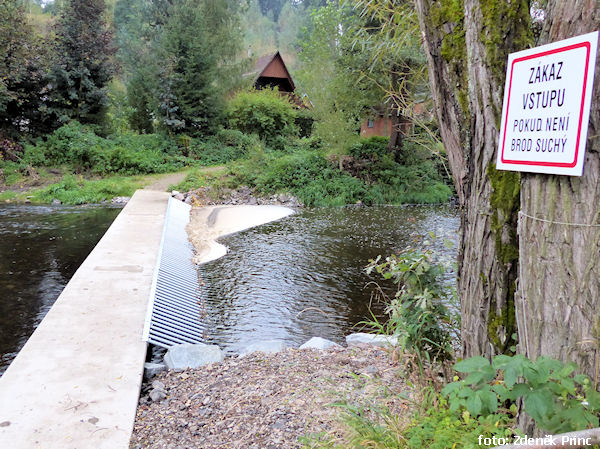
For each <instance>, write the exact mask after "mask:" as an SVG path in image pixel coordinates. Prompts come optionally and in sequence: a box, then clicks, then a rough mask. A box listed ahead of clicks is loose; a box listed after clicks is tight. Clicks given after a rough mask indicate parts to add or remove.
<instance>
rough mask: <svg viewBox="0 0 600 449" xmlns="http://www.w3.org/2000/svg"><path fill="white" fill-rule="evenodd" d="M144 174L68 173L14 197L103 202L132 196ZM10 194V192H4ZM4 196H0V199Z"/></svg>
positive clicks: (77, 202)
mask: <svg viewBox="0 0 600 449" xmlns="http://www.w3.org/2000/svg"><path fill="white" fill-rule="evenodd" d="M144 181H145V178H144V177H142V176H133V177H126V176H110V177H107V178H104V179H98V180H86V179H83V178H82V177H80V176H79V177H78V176H75V175H67V176H65V177H64V178H63V179H62V180H61V181H60V182H57V183H54V184H50V185H48V186H46V187H43V188H41V189H37V190H32V191H29V192H26V193H19V194H16V193H15V192H11V193H12V194H13V195H14V196H12V198H7V199H13V200H16V201H24V200H25V198H26V197H28V198H29V199H30V200H31V202H32V203H51V202H52V201H53V200H55V199H56V200H59V201H60V202H61V203H63V204H69V205H75V204H86V203H101V202H103V201H110V200H111V199H112V198H114V197H116V196H131V195H133V192H135V190H137V189H138V188H140V187H142V186H143V185H144ZM4 194H6V195H8V194H9V192H4ZM1 198H2V196H0V199H1Z"/></svg>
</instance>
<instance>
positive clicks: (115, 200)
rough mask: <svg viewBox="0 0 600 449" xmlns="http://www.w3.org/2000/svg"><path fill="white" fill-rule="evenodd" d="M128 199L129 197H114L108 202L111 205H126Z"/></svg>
mask: <svg viewBox="0 0 600 449" xmlns="http://www.w3.org/2000/svg"><path fill="white" fill-rule="evenodd" d="M130 199H131V197H130V196H115V197H114V198H113V199H112V200H110V202H111V203H112V204H127V203H128V202H129V200H130Z"/></svg>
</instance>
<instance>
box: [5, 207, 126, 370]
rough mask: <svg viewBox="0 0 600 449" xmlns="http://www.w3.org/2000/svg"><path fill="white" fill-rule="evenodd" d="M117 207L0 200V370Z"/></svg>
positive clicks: (64, 283) (25, 337) (49, 303)
mask: <svg viewBox="0 0 600 449" xmlns="http://www.w3.org/2000/svg"><path fill="white" fill-rule="evenodd" d="M120 210H121V209H120V208H116V207H106V206H104V207H101V206H85V207H81V206H79V207H65V206H57V207H55V206H13V205H4V206H0V374H1V373H3V372H4V371H5V370H6V368H7V367H8V365H9V364H10V362H11V361H12V359H14V357H15V356H16V354H17V352H18V351H19V350H20V349H21V348H22V347H23V345H24V344H25V342H26V341H27V339H28V338H29V336H30V335H31V334H32V333H33V331H34V329H35V328H36V327H37V325H38V324H39V323H40V321H41V320H42V319H43V318H44V316H45V315H46V313H47V312H48V310H50V307H52V304H54V301H55V300H56V298H57V297H58V295H59V294H60V292H61V291H62V289H63V288H64V286H65V285H66V284H67V282H69V279H71V277H72V276H73V274H74V273H75V271H76V270H77V268H79V266H80V265H81V263H82V262H83V261H84V259H85V258H86V257H87V255H88V254H89V253H90V252H91V250H92V249H93V248H94V246H95V245H96V243H97V242H98V240H100V238H101V237H102V235H103V234H104V233H105V232H106V230H107V229H108V227H109V226H110V224H111V223H112V221H113V220H114V219H115V217H116V216H117V215H118V213H119V212H120Z"/></svg>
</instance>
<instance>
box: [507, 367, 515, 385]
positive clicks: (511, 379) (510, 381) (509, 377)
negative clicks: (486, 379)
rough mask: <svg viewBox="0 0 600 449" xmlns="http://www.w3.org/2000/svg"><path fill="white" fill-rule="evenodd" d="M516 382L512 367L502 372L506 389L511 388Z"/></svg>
mask: <svg viewBox="0 0 600 449" xmlns="http://www.w3.org/2000/svg"><path fill="white" fill-rule="evenodd" d="M516 382H517V372H516V370H515V369H514V368H513V367H512V366H509V367H507V368H506V370H505V371H504V383H505V384H506V386H507V387H508V388H512V387H513V386H514V384H515V383H516Z"/></svg>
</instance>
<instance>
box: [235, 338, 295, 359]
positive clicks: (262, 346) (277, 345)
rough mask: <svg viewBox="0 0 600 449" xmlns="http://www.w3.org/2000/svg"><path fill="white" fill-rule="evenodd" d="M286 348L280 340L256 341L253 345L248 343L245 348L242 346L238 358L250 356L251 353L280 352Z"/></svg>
mask: <svg viewBox="0 0 600 449" xmlns="http://www.w3.org/2000/svg"><path fill="white" fill-rule="evenodd" d="M285 348H286V345H285V343H284V342H283V341H281V340H264V341H256V342H254V343H250V344H248V345H246V346H243V347H242V349H240V356H245V355H248V354H250V353H251V352H259V351H260V352H267V353H272V352H280V351H283V350H284V349H285Z"/></svg>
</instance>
